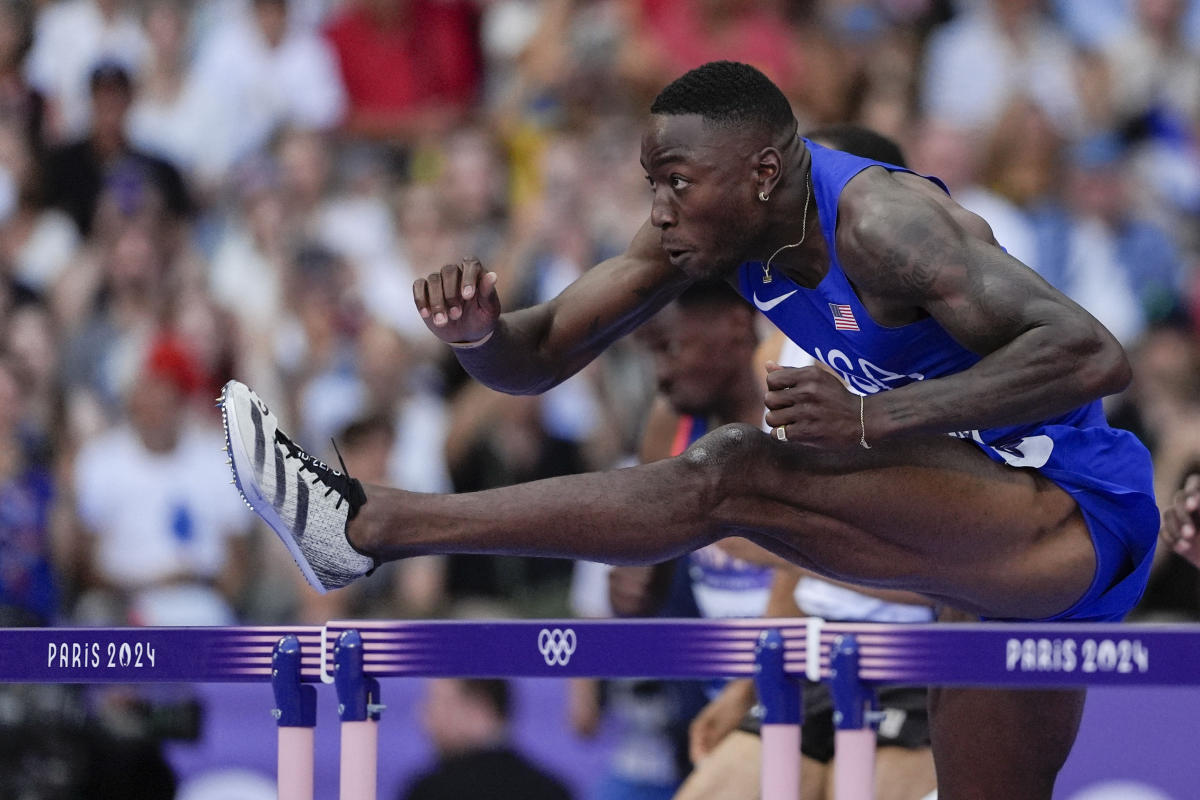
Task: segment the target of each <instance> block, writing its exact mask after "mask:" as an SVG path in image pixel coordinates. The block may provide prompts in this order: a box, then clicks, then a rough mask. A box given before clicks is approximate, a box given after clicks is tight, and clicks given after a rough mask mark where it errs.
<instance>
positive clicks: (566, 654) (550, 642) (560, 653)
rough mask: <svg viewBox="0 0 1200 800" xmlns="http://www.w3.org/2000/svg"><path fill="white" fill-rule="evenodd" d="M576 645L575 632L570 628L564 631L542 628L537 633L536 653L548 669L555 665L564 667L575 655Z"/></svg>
mask: <svg viewBox="0 0 1200 800" xmlns="http://www.w3.org/2000/svg"><path fill="white" fill-rule="evenodd" d="M576 643H577V640H576V638H575V631H574V630H573V629H572V628H567V629H566V630H565V631H564V630H561V629H559V628H554V629H553V630H550V629H549V628H542V629H541V631H539V632H538V652H539V653H541V654H542V658H544V659H546V666H548V667H552V666H554V665H555V664H557V665H558V666H560V667H565V666H566V665H567V662H568V661H570V660H571V656H572V655H573V654H574V653H575V645H576Z"/></svg>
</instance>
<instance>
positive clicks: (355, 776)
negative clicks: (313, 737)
mask: <svg viewBox="0 0 1200 800" xmlns="http://www.w3.org/2000/svg"><path fill="white" fill-rule="evenodd" d="M378 754H379V723H378V722H376V721H375V720H373V719H367V720H363V721H361V722H343V723H342V766H341V780H340V782H339V785H340V787H341V794H340V797H341V798H342V800H375V791H376V785H377V783H378V781H377V780H376V768H377V765H378Z"/></svg>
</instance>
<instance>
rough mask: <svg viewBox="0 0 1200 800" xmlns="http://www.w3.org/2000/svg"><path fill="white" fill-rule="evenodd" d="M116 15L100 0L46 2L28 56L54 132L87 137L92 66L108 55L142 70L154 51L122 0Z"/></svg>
mask: <svg viewBox="0 0 1200 800" xmlns="http://www.w3.org/2000/svg"><path fill="white" fill-rule="evenodd" d="M113 2H114V3H115V4H116V5H117V6H119V8H118V9H117V12H116V14H115V15H114V16H113V18H111V19H108V18H106V17H105V16H104V14H103V13H102V12H101V10H100V8H99V4H98V3H96V1H95V0H65V1H64V2H59V3H50V4H48V5H46V6H44V7H43V8H42V10H41V12H40V13H39V14H38V17H37V20H36V22H35V25H34V36H33V47H32V48H31V49H30V51H29V55H28V56H27V57H26V61H25V70H26V74H27V77H28V79H29V83H30V85H32V86H33V87H34V88H35V89H37V90H38V91H40V92H41V93H42V94H43V95H45V97H46V99H47V100H49V101H50V103H51V109H52V114H54V113H56V114H57V119H55V117H54V116H52V117H51V124H52V126H53V128H52V130H53V134H54V135H56V136H57V137H58V138H59V140H61V141H69V140H71V139H77V138H81V137H82V136H83V135H84V134H85V133H86V132H87V128H88V122H89V120H90V118H91V100H90V86H89V81H90V79H91V74H92V69H93V68H95V66H96V65H97V64H98V63H100V62H104V61H115V62H117V63H120V64H121V65H123V66H124V67H125V68H126V69H127V70H128V71H129V73H130V74H131V75H136V74H137V73H138V71H139V69H140V68H141V66H142V64H143V63H145V60H146V56H147V54H148V53H149V47H150V46H149V42H147V40H146V34H145V32H144V31H143V30H142V26H141V23H140V22H139V21H138V18H137V16H136V15H135V14H134V13H133V12H132V11H131V10H129V9H128V8H126V7H125V5H126V4H125V3H123V2H120V0H113Z"/></svg>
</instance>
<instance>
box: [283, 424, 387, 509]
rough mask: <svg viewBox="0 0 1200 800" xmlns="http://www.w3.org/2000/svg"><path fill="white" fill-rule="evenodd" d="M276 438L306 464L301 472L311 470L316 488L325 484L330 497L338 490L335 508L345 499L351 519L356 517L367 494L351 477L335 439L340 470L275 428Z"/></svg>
mask: <svg viewBox="0 0 1200 800" xmlns="http://www.w3.org/2000/svg"><path fill="white" fill-rule="evenodd" d="M275 439H276V441H277V442H279V443H280V444H282V445H283V446H284V447H285V448H287V451H288V454H289V455H291V456H293V457H295V458H297V459H299V460H300V462H301V463H302V464H303V465H304V466H302V467H300V472H305V471H307V472H311V473H312V475H313V478H314V479H315V481H314V483H313V484H312V485H313V487H314V488H316V485H317V483H320V484H322V485H323V486H325V494H324V496H325V497H329V495H330V494H332V493H333V492H337V501H336V502H335V503H334V504H333V507H334V508H335V509H338V508H341V507H342V501H343V500H345V501H346V502H347V503H349V504H350V515H349V519H354V516H355V515H356V514H357V513H358V509H359V508H361V507H362V506H363V504H365V503H366V502H367V494H366V492H365V491H364V490H363V488H362V484H361V483H360V482H359V481H358V480H357V479H356V478H352V477H350V471H349V470H347V469H346V461H345V459H343V458H342V452H341V450H339V449H338V446H337V442H336V441H334V440H333V439H330V440H329V441H330V442H332V443H333V452H334V453H336V454H337V457H338V463H339V464H341V467H342V471H341V472H338V471H337V470H336V469H334V468H333V467H331V466H329V465H328V464H326V463H325V462H324V461H322V460H321V459H319V458H314V457H313V456H310V455H309V454H308V453H306V452H304V450H303V449H302V448H301V447H300V445H298V444H296V443H295V442H293V441H292V440H291V439H289V438H288V437H287V436H286V435H284V434H283V433H282V432H280V431H279V430H278V429H276V430H275Z"/></svg>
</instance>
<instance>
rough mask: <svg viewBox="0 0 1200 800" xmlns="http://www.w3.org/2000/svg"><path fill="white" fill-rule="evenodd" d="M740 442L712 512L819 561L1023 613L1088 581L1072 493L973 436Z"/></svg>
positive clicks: (1090, 553)
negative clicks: (741, 451) (852, 447)
mask: <svg viewBox="0 0 1200 800" xmlns="http://www.w3.org/2000/svg"><path fill="white" fill-rule="evenodd" d="M702 441H703V440H702ZM751 451H753V455H754V457H753V458H749V457H747V458H746V459H745V463H744V464H739V467H740V469H739V470H738V471H737V474H736V476H734V477H733V478H731V480H732V481H733V482H734V484H735V486H736V490H735V491H734V492H731V495H732V496H733V499H732V500H730V501H728V502H726V503H725V504H724V505H723V506H722V507H721V508H720V513H722V514H723V515H724V520H723V521H724V522H725V524H726V525H728V526H729V527H733V528H736V527H738V526H743V527H745V528H746V529H748V530H751V531H757V532H759V533H760V534H762V535H763V538H768V539H773V540H775V541H776V542H779V543H781V544H782V546H783V548H784V549H786V548H791V551H792V553H791V557H792V559H793V560H795V561H797V562H798V563H801V564H803V565H804V566H808V567H811V568H813V569H815V570H817V571H818V572H822V573H824V574H826V575H831V576H833V577H840V578H846V579H849V580H852V581H859V582H863V583H871V584H875V585H892V586H903V588H908V589H914V590H917V591H924V592H926V593H927V594H930V595H933V596H935V597H939V598H946V599H949V600H951V601H952V602H954V603H955V604H956V605H959V606H963V607H969V608H971V609H973V610H976V611H978V612H980V613H984V614H986V615H987V616H1005V617H1028V618H1037V617H1041V616H1050V615H1052V614H1055V613H1057V612H1059V611H1062V610H1063V609H1065V608H1066V607H1068V606H1069V605H1071V604H1072V603H1073V602H1074V601H1075V600H1077V599H1078V598H1079V596H1081V595H1082V594H1083V592H1084V591H1085V590H1086V589H1087V587H1088V585H1089V584H1090V582H1091V578H1092V574H1093V571H1094V567H1095V554H1094V550H1093V548H1092V543H1091V538H1090V536H1089V534H1088V531H1087V528H1086V525H1085V524H1084V522H1083V518H1082V516H1081V514H1080V512H1079V509H1078V506H1077V505H1076V504H1075V501H1074V500H1073V499H1072V498H1071V496H1070V495H1068V494H1067V493H1066V492H1065V491H1063V490H1062V489H1061V488H1060V487H1059V486H1057V485H1056V484H1054V483H1053V482H1052V481H1050V480H1049V479H1047V478H1045V477H1044V476H1042V475H1041V474H1040V473H1038V472H1037V471H1036V470H1033V469H1018V468H1014V467H1010V466H1007V465H1005V464H1001V463H998V462H996V461H993V460H992V459H991V458H989V457H988V456H987V455H986V454H984V453H983V451H982V450H981V449H980V448H979V447H978V446H977V445H976V444H974V443H972V442H969V441H963V440H960V439H955V438H953V437H949V436H929V437H919V438H913V439H909V440H904V441H896V442H882V443H880V444H878V445H876V446H874V447H872V449H871V450H869V451H867V450H856V451H839V452H831V451H822V450H817V449H814V448H810V447H805V446H802V445H796V444H790V443H781V442H776V441H774V440H773V439H770V438H769V437H765V436H764V437H763V438H762V439H760V440H757V442H756V443H755V444H754V445H753V447H747V448H746V452H747V453H749V452H751ZM752 538H753V537H752ZM756 541H758V540H756ZM777 552H778V550H777ZM781 554H782V555H785V557H787V554H786V553H781ZM898 579H899V580H898ZM1010 598H1012V599H1011V600H1010Z"/></svg>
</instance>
